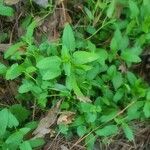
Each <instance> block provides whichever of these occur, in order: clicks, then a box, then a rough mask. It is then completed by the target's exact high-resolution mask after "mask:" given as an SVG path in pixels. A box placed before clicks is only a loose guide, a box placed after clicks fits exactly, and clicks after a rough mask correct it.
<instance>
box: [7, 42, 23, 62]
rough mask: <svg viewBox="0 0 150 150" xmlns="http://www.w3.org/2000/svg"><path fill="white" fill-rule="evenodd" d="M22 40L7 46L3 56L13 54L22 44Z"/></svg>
mask: <svg viewBox="0 0 150 150" xmlns="http://www.w3.org/2000/svg"><path fill="white" fill-rule="evenodd" d="M24 45H25V44H24V43H23V42H19V43H16V44H14V45H12V46H10V47H9V48H8V50H7V51H6V52H5V53H4V58H5V59H7V58H8V57H10V56H13V55H14V54H15V53H16V52H17V51H19V49H20V48H21V47H22V46H24Z"/></svg>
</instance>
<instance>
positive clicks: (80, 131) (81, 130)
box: [77, 126, 87, 137]
mask: <svg viewBox="0 0 150 150" xmlns="http://www.w3.org/2000/svg"><path fill="white" fill-rule="evenodd" d="M86 132H87V129H86V126H79V127H78V128H77V134H78V135H79V136H80V137H82V136H83V135H84V134H85V133H86Z"/></svg>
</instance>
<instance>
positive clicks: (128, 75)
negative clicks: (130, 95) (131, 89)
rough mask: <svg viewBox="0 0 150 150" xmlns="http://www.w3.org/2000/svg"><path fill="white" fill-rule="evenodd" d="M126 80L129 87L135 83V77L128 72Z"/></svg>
mask: <svg viewBox="0 0 150 150" xmlns="http://www.w3.org/2000/svg"><path fill="white" fill-rule="evenodd" d="M127 79H128V81H129V83H130V84H131V85H134V84H135V82H136V81H137V78H136V76H135V75H134V74H133V73H132V72H129V71H128V72H127Z"/></svg>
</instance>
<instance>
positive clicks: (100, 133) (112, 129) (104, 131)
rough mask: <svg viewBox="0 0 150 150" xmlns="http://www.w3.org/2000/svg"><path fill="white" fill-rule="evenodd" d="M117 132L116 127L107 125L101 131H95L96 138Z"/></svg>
mask: <svg viewBox="0 0 150 150" xmlns="http://www.w3.org/2000/svg"><path fill="white" fill-rule="evenodd" d="M117 132H118V127H117V126H116V125H108V126H105V127H104V128H102V129H99V130H97V131H96V134H97V135H98V136H105V137H106V136H111V135H114V134H116V133H117Z"/></svg>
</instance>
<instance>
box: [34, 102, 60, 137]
mask: <svg viewBox="0 0 150 150" xmlns="http://www.w3.org/2000/svg"><path fill="white" fill-rule="evenodd" d="M60 104H61V101H59V102H58V103H57V104H56V105H55V106H54V107H53V108H52V109H50V110H49V112H48V114H47V115H46V117H44V118H42V119H41V120H40V122H39V124H38V127H37V128H36V129H35V130H34V132H33V135H35V136H34V138H40V137H44V136H45V135H46V134H48V133H50V131H51V129H50V127H51V126H52V125H53V124H54V123H55V121H56V119H57V115H58V113H59V107H60Z"/></svg>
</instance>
